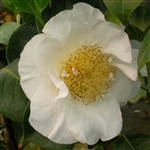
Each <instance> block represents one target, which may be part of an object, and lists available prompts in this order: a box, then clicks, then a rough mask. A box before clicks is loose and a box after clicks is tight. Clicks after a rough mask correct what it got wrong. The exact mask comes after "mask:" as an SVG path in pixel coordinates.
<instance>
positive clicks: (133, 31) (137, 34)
mask: <svg viewBox="0 0 150 150" xmlns="http://www.w3.org/2000/svg"><path fill="white" fill-rule="evenodd" d="M149 29H150V26H149V27H148V28H147V29H146V30H145V31H141V30H140V29H138V28H137V27H135V26H134V25H132V24H129V25H127V26H126V29H125V32H127V34H128V35H129V38H130V39H134V40H138V41H142V40H143V39H144V37H145V35H146V33H147V32H148V30H149Z"/></svg>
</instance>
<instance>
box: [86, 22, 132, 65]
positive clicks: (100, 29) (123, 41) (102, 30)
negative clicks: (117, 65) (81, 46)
mask: <svg viewBox="0 0 150 150" xmlns="http://www.w3.org/2000/svg"><path fill="white" fill-rule="evenodd" d="M88 40H89V41H95V44H97V45H98V46H99V47H100V49H101V50H102V52H103V53H105V54H111V55H114V56H115V57H117V58H118V59H120V60H122V61H124V62H131V60H132V53H131V45H130V42H129V38H128V36H127V34H126V33H125V32H124V31H122V30H121V29H120V28H119V27H118V26H117V25H114V24H113V23H110V22H104V21H100V22H99V23H98V24H97V25H96V26H95V28H94V30H93V32H92V33H91V34H90V35H89V38H88Z"/></svg>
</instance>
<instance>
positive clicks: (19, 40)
mask: <svg viewBox="0 0 150 150" xmlns="http://www.w3.org/2000/svg"><path fill="white" fill-rule="evenodd" d="M37 33H38V32H37V29H36V24H35V22H27V23H25V24H23V25H22V26H20V27H19V28H18V29H17V30H16V31H15V32H14V33H13V34H12V36H11V38H10V40H9V43H8V47H7V50H6V57H7V61H8V62H9V63H10V62H12V61H13V60H15V59H17V58H19V57H20V53H21V52H22V50H23V48H24V46H25V45H26V43H27V42H28V41H29V40H30V39H31V38H32V37H33V36H35V35H36V34H37Z"/></svg>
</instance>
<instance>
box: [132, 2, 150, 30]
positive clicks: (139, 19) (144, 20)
mask: <svg viewBox="0 0 150 150" xmlns="http://www.w3.org/2000/svg"><path fill="white" fill-rule="evenodd" d="M129 21H130V24H133V25H134V26H136V27H137V28H139V29H140V30H141V31H145V30H146V28H147V27H148V26H149V25H150V1H148V0H144V1H143V2H142V3H141V4H140V6H138V7H137V8H136V9H135V11H134V12H133V13H132V14H131V15H130V17H129Z"/></svg>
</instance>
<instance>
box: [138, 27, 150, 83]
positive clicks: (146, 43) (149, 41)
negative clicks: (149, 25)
mask: <svg viewBox="0 0 150 150" xmlns="http://www.w3.org/2000/svg"><path fill="white" fill-rule="evenodd" d="M149 61H150V29H149V31H148V32H147V34H146V36H145V38H144V40H143V42H142V45H141V47H140V50H139V54H138V74H139V79H140V80H141V82H142V83H143V84H144V81H143V79H142V77H141V73H140V71H141V69H142V68H143V67H144V65H146V63H148V62H149Z"/></svg>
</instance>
